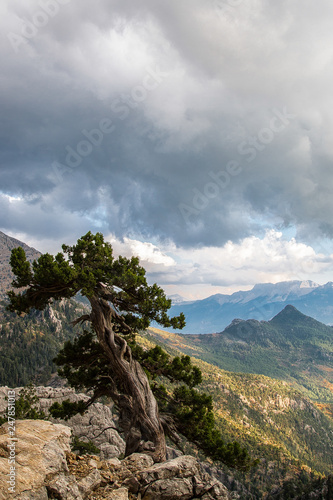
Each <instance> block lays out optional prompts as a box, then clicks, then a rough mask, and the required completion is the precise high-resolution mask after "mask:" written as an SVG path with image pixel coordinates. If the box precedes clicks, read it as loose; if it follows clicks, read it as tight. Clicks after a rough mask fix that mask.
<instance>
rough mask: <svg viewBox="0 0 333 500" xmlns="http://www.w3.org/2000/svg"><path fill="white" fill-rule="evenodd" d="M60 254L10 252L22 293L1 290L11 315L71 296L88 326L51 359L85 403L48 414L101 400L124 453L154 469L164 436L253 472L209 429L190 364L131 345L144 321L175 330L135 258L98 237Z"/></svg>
mask: <svg viewBox="0 0 333 500" xmlns="http://www.w3.org/2000/svg"><path fill="white" fill-rule="evenodd" d="M62 249H63V252H61V253H58V254H57V255H56V256H55V257H53V256H52V255H50V254H44V255H42V256H41V257H39V259H38V260H37V261H34V262H33V264H32V266H31V265H30V263H29V262H28V261H27V260H26V256H25V252H24V250H23V249H22V248H21V247H19V248H16V249H14V250H13V251H12V254H11V259H10V264H11V267H12V271H13V273H14V275H15V277H16V278H15V280H14V281H13V286H14V287H15V288H24V291H23V292H22V291H19V292H18V293H15V292H14V291H10V292H8V297H9V306H8V309H9V310H11V311H15V312H17V313H19V314H20V313H27V312H29V311H30V310H31V309H38V310H43V309H44V308H45V307H46V306H47V305H48V304H49V303H50V302H51V300H52V299H53V300H60V299H64V298H65V299H69V298H71V297H74V296H75V295H76V294H77V293H78V292H80V293H81V295H83V296H85V297H86V298H87V299H88V300H89V302H90V306H91V311H90V313H89V314H86V315H84V316H81V317H80V318H78V319H77V320H76V321H75V322H74V324H78V323H83V322H89V323H90V324H91V331H85V332H84V333H83V334H81V335H80V336H79V337H78V338H77V339H76V340H75V341H74V342H73V343H71V342H67V343H66V344H65V346H64V348H63V349H62V350H61V351H60V353H59V354H58V356H57V358H56V362H57V364H58V365H61V366H62V367H63V368H62V369H61V370H60V372H61V374H62V375H64V376H65V377H67V379H68V381H69V383H70V384H71V386H72V387H76V388H87V389H90V390H92V391H93V396H92V397H91V398H90V400H89V401H88V402H80V403H69V402H65V403H64V404H63V405H56V406H55V408H54V409H53V415H54V416H62V417H64V416H65V415H67V416H68V417H69V416H71V415H73V414H75V413H78V412H81V413H83V412H84V411H85V410H86V409H87V408H88V406H89V405H91V404H92V403H93V402H94V401H96V399H97V398H99V397H101V396H103V395H107V396H109V397H111V398H112V399H113V401H114V402H115V404H116V406H117V408H118V410H119V426H120V428H121V430H122V431H123V432H124V434H125V439H126V451H125V454H126V455H129V454H131V453H134V452H145V453H149V454H150V455H151V456H152V457H153V459H154V460H155V461H156V462H161V461H163V460H165V458H166V445H165V433H166V434H168V435H169V436H170V438H171V439H172V440H173V441H174V442H176V443H177V441H178V440H179V436H178V432H181V433H182V434H183V435H184V436H185V437H187V438H188V439H189V440H190V441H192V442H194V443H195V444H197V445H198V446H199V447H200V448H202V449H203V451H204V452H205V453H206V454H207V455H209V456H211V457H212V458H213V459H215V460H220V461H222V462H224V463H226V464H227V465H230V466H232V467H236V468H239V469H247V468H249V467H250V466H251V465H253V463H254V462H253V461H252V460H251V458H250V457H249V455H248V453H247V451H246V450H245V449H243V448H241V447H240V446H239V445H238V443H229V444H228V445H226V444H225V443H224V441H223V440H222V438H221V436H220V434H219V432H218V431H217V430H216V429H215V428H214V418H213V413H212V400H211V398H210V397H209V396H207V395H205V394H200V393H198V392H197V391H196V390H195V389H194V386H195V385H197V384H198V383H200V381H201V373H200V370H199V369H198V368H197V367H194V366H193V365H192V364H191V361H190V358H189V357H188V356H182V357H181V358H179V357H177V358H174V359H173V360H171V358H170V356H169V355H168V354H167V353H166V352H165V351H163V350H162V349H161V348H160V347H158V346H156V347H155V348H154V349H151V350H149V351H144V350H142V348H140V347H139V346H138V345H137V344H136V342H135V332H137V331H139V330H143V329H146V328H147V327H148V326H149V324H150V321H152V320H153V321H156V322H157V323H159V324H161V325H163V326H164V327H173V328H179V329H181V328H183V327H184V325H185V318H184V315H183V314H180V315H179V316H178V317H174V318H170V317H169V316H168V315H167V311H168V309H169V308H170V306H171V301H170V300H168V299H167V298H166V296H165V294H164V292H163V290H162V289H161V288H159V287H158V286H157V285H156V284H154V285H152V286H149V285H148V284H147V281H146V278H145V270H144V269H143V268H142V267H140V265H139V260H138V259H137V258H135V257H132V258H131V259H127V258H125V257H121V256H120V257H118V258H117V259H115V258H114V257H113V253H112V247H111V245H110V244H109V243H107V242H105V241H104V238H103V235H102V234H100V233H97V234H96V235H93V234H91V233H90V232H89V233H87V234H86V235H85V236H83V237H82V238H80V239H79V240H78V241H77V244H76V245H74V246H67V245H63V247H62ZM156 376H165V377H167V378H168V379H169V380H170V381H171V382H178V386H177V387H176V389H175V390H174V392H173V394H170V391H167V390H166V389H165V387H164V386H162V385H158V384H157V383H156V381H155V378H156ZM179 382H183V385H180V384H179ZM184 384H185V385H184ZM157 400H158V401H159V405H160V408H161V412H159V408H158V404H157Z"/></svg>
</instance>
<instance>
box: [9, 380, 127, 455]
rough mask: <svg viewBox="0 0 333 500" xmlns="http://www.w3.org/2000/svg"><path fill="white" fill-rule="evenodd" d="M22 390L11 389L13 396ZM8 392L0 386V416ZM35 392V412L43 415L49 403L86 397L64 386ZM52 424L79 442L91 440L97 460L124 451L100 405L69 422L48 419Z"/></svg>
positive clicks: (105, 408)
mask: <svg viewBox="0 0 333 500" xmlns="http://www.w3.org/2000/svg"><path fill="white" fill-rule="evenodd" d="M21 389H22V387H17V388H16V389H14V391H15V393H16V395H17V396H18V395H19V392H20V390H21ZM7 393H8V387H0V414H1V413H3V411H4V410H5V408H6V407H7V402H6V400H5V397H6V396H7ZM36 393H37V396H38V398H39V409H40V410H42V411H43V412H44V413H45V414H46V415H48V413H49V408H50V406H52V404H53V403H55V402H58V403H62V402H63V401H65V400H66V399H69V400H70V401H71V402H76V401H79V400H83V401H87V400H88V399H89V397H88V396H87V395H86V394H76V393H75V391H74V389H72V388H68V387H57V388H54V387H43V386H40V387H36ZM51 421H52V422H55V423H61V424H63V425H66V426H68V427H70V428H71V429H72V431H73V435H75V436H77V437H78V438H79V439H80V440H82V441H86V442H88V441H92V442H93V443H94V445H95V446H97V447H98V448H99V449H100V450H101V452H100V458H101V459H104V460H106V459H108V458H115V457H119V455H121V454H123V453H124V452H125V442H124V440H123V439H122V438H121V436H120V435H119V434H118V432H117V431H116V430H115V429H114V428H115V427H116V424H115V421H114V416H113V415H112V411H111V409H110V408H109V407H108V406H106V405H103V404H101V403H94V404H92V405H91V406H90V407H89V408H88V410H87V412H86V413H85V414H84V415H79V414H78V415H75V416H74V417H72V418H70V419H69V420H66V421H65V420H60V419H56V420H55V419H51Z"/></svg>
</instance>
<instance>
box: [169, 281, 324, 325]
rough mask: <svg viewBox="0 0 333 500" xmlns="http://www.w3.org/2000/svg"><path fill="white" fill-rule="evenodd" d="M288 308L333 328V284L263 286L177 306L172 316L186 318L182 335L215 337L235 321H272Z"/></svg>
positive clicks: (171, 311) (310, 282)
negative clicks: (198, 334) (237, 319)
mask: <svg viewBox="0 0 333 500" xmlns="http://www.w3.org/2000/svg"><path fill="white" fill-rule="evenodd" d="M287 304H290V305H293V306H294V307H296V308H297V309H298V310H299V311H300V312H302V313H304V314H308V315H309V316H311V317H313V318H314V319H316V320H317V321H320V322H321V323H326V324H330V323H332V324H333V283H332V282H328V283H326V284H324V285H319V284H318V283H315V282H313V281H310V280H303V281H297V280H294V281H282V282H280V283H276V284H272V283H261V284H260V283H259V284H257V285H255V286H254V287H253V288H252V289H251V290H248V291H238V292H235V293H233V294H231V295H224V294H215V295H211V296H210V297H207V298H205V299H201V300H197V301H191V302H182V303H178V304H173V305H172V307H171V310H170V314H172V315H178V314H179V313H180V312H183V313H184V314H185V317H186V327H185V328H184V329H183V330H182V333H192V334H197V333H213V332H219V331H221V330H222V329H223V328H226V327H227V326H228V325H229V324H230V323H231V322H232V321H233V319H234V318H240V319H243V320H247V319H256V320H258V321H261V320H265V321H269V320H270V319H272V318H273V317H274V316H275V315H276V314H278V313H279V312H280V311H281V310H282V309H283V308H284V307H285V306H286V305H287Z"/></svg>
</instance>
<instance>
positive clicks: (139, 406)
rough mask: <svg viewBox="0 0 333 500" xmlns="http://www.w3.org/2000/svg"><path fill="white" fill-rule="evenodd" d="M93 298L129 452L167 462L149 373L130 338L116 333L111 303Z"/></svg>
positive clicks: (94, 316) (93, 315) (97, 329)
mask: <svg viewBox="0 0 333 500" xmlns="http://www.w3.org/2000/svg"><path fill="white" fill-rule="evenodd" d="M89 301H90V304H91V307H92V312H91V315H90V320H91V322H92V325H93V327H94V330H95V332H96V335H97V338H98V341H99V342H100V345H101V346H102V347H103V349H104V352H105V354H106V356H107V357H108V359H109V361H110V363H111V366H112V371H113V372H114V374H115V381H114V382H115V385H116V387H117V389H118V391H119V397H118V401H117V404H118V407H119V413H120V415H119V426H120V427H121V429H122V430H123V431H124V433H125V439H126V450H125V455H126V456H128V455H130V454H131V453H135V452H136V453H140V452H141V453H146V454H149V455H151V456H152V458H153V459H154V461H155V462H163V461H164V460H166V444H165V435H164V430H163V427H162V424H161V420H160V417H159V412H158V405H157V402H156V399H155V397H154V395H153V393H152V391H151V388H150V385H149V381H148V378H147V375H146V373H145V372H144V370H143V368H142V367H141V365H140V364H139V363H138V362H137V361H136V360H135V359H133V357H132V352H131V349H130V347H129V346H128V344H127V342H126V340H125V339H124V338H123V337H120V336H119V335H117V334H116V333H115V332H114V329H113V318H114V316H115V315H116V313H115V312H114V311H113V309H112V308H111V307H110V305H109V304H108V302H107V301H106V300H104V299H102V298H100V297H98V296H93V297H90V298H89Z"/></svg>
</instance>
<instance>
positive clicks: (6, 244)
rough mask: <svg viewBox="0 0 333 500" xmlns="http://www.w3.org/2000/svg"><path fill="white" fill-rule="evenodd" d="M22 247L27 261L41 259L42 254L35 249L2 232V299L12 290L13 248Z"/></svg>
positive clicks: (0, 262)
mask: <svg viewBox="0 0 333 500" xmlns="http://www.w3.org/2000/svg"><path fill="white" fill-rule="evenodd" d="M17 247H22V248H23V250H24V251H25V253H26V256H27V259H28V260H29V261H30V262H32V261H33V260H35V259H37V258H38V257H40V255H42V254H41V252H39V251H38V250H36V249H35V248H32V247H29V246H28V245H27V244H26V243H24V242H23V241H20V240H17V239H16V238H12V237H11V236H8V235H7V234H5V233H3V232H2V231H0V297H4V296H5V295H6V292H7V291H8V290H9V289H10V288H11V282H12V281H13V279H14V275H13V273H12V271H11V268H10V264H9V259H10V254H11V251H12V250H13V248H17Z"/></svg>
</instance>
